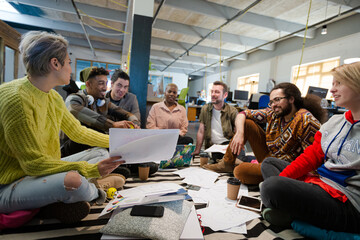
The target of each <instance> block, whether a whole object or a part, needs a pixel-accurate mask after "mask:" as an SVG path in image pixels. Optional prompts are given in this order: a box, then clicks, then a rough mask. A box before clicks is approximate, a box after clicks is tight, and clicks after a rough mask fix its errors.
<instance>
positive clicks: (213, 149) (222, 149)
mask: <svg viewBox="0 0 360 240" xmlns="http://www.w3.org/2000/svg"><path fill="white" fill-rule="evenodd" d="M228 146H229V145H218V144H214V145H212V146H211V147H209V148H208V149H206V150H205V152H220V153H223V154H225V152H226V149H227V147H228Z"/></svg>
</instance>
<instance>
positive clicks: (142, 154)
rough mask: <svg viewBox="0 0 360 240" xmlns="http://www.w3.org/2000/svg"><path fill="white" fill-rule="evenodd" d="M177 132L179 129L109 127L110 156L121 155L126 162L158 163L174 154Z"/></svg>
mask: <svg viewBox="0 0 360 240" xmlns="http://www.w3.org/2000/svg"><path fill="white" fill-rule="evenodd" d="M179 133H180V131H179V129H121V128H110V131H109V135H110V144H109V145H110V156H111V157H113V156H121V159H120V160H125V161H126V163H127V164H132V163H143V162H156V163H160V161H161V160H168V159H170V158H172V156H173V155H174V152H175V148H176V143H177V140H178V138H179ZM116 161H119V160H116Z"/></svg>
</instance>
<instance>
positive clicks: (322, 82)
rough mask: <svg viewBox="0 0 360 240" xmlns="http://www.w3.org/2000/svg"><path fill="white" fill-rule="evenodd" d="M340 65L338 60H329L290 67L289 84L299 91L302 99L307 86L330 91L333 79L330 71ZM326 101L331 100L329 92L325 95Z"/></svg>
mask: <svg viewBox="0 0 360 240" xmlns="http://www.w3.org/2000/svg"><path fill="white" fill-rule="evenodd" d="M339 65H340V58H338V57H337V58H331V59H326V60H323V61H319V62H313V63H307V64H302V65H301V66H300V69H299V65H297V66H293V67H292V76H291V82H292V83H294V84H295V85H296V86H297V87H298V88H299V89H300V91H301V93H302V96H303V97H304V96H305V95H306V94H307V91H308V88H309V86H314V87H320V88H326V89H330V88H331V86H332V80H333V77H332V75H331V73H330V71H331V69H333V68H334V67H337V66H339ZM326 98H328V99H330V98H332V96H331V93H330V91H329V92H328V94H327V97H326Z"/></svg>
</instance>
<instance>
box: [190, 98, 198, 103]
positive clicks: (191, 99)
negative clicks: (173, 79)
mask: <svg viewBox="0 0 360 240" xmlns="http://www.w3.org/2000/svg"><path fill="white" fill-rule="evenodd" d="M197 100H198V97H189V102H190V103H192V102H194V103H195V104H196V102H197Z"/></svg>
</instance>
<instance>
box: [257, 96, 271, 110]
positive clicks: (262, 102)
mask: <svg viewBox="0 0 360 240" xmlns="http://www.w3.org/2000/svg"><path fill="white" fill-rule="evenodd" d="M269 101H270V97H269V96H268V95H262V96H260V98H259V104H258V108H259V109H262V108H267V107H268V104H269Z"/></svg>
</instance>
